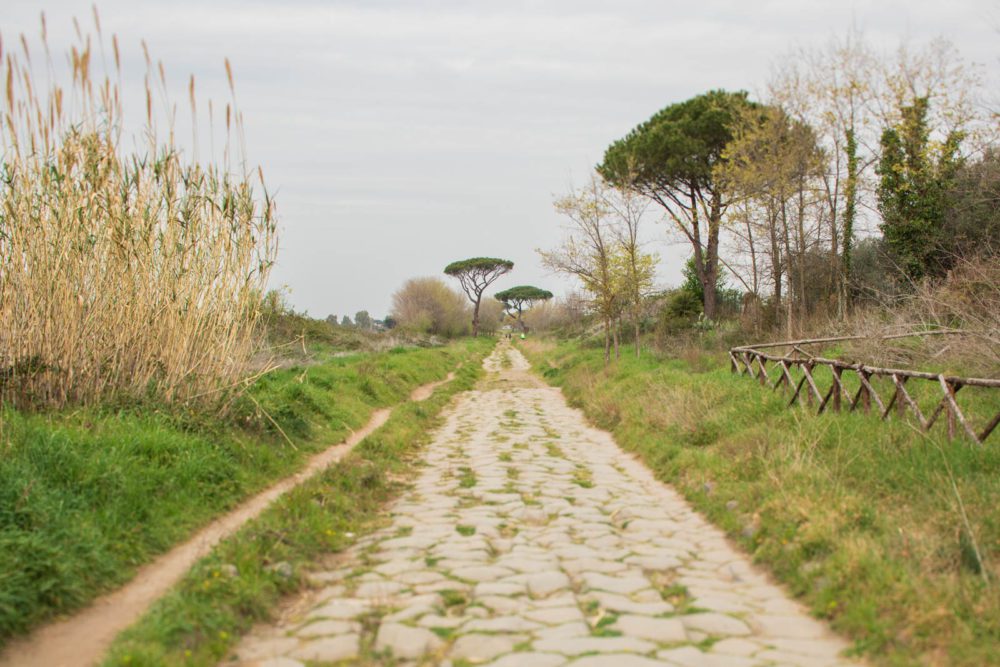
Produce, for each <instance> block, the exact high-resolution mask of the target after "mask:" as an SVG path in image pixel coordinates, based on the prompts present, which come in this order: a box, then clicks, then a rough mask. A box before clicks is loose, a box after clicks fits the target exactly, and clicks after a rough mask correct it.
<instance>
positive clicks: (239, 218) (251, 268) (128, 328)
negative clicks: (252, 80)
mask: <svg viewBox="0 0 1000 667" xmlns="http://www.w3.org/2000/svg"><path fill="white" fill-rule="evenodd" d="M94 22H95V28H96V35H97V37H96V40H93V39H92V38H91V36H90V35H87V34H84V33H82V32H81V31H80V29H79V26H78V25H77V35H78V43H77V45H76V46H74V47H72V48H71V49H70V52H69V63H70V64H71V68H72V81H70V82H68V83H66V85H65V87H63V86H60V85H59V84H58V83H52V82H51V80H52V78H53V72H55V71H56V68H55V67H54V66H53V62H52V58H51V56H50V54H49V49H48V45H47V43H45V27H44V25H45V24H44V18H43V21H42V41H43V44H45V49H44V50H45V64H46V68H45V69H46V70H47V71H48V72H49V77H48V79H49V82H47V83H46V84H45V85H43V84H42V83H40V82H39V81H38V80H37V79H36V78H35V76H34V74H33V70H35V69H37V63H36V64H35V66H34V67H33V65H32V54H31V53H30V52H29V48H28V42H27V40H25V39H23V38H22V40H21V48H20V49H18V52H17V53H13V52H8V53H6V54H5V53H4V52H3V49H2V48H0V63H2V76H3V85H4V91H5V93H4V97H5V103H0V109H2V111H0V135H2V139H0V321H2V322H3V327H2V328H0V401H3V402H9V403H12V404H13V405H15V406H18V407H27V406H61V405H65V404H67V403H91V402H95V401H98V400H101V399H103V398H107V397H109V396H111V395H126V396H155V397H157V398H163V399H167V400H188V399H193V398H196V397H202V396H208V395H214V394H216V393H217V392H218V391H220V390H222V389H225V388H227V387H232V386H234V385H236V384H238V383H239V382H240V380H241V378H242V376H243V374H244V373H245V371H246V362H247V361H248V359H249V358H250V356H251V355H252V354H253V352H254V348H255V341H256V340H257V336H256V335H255V327H256V325H257V323H258V320H259V313H260V295H261V294H262V291H263V287H264V284H265V281H266V278H267V274H268V271H269V269H270V267H271V265H272V263H273V259H274V254H275V251H276V236H275V234H276V224H275V211H274V204H273V201H272V200H271V199H270V197H269V196H268V194H267V191H266V189H265V188H264V184H263V175H262V173H261V172H260V170H259V169H258V170H257V171H256V173H254V174H253V175H251V173H250V172H248V171H247V169H246V167H245V164H246V161H245V159H244V157H243V145H242V141H241V137H242V122H241V116H240V114H239V113H238V112H237V111H235V95H234V96H233V100H234V102H233V103H232V104H227V105H226V108H225V125H226V137H227V139H226V142H225V145H226V148H225V153H224V157H223V159H222V160H221V164H209V165H199V164H197V163H194V162H191V161H188V160H186V159H185V157H184V156H183V155H182V152H181V150H180V148H179V147H178V145H177V144H176V143H175V139H174V127H173V121H172V120H171V121H169V122H168V123H167V124H166V127H165V128H160V127H158V126H157V120H156V114H155V113H154V108H158V107H157V104H158V102H159V101H160V97H165V96H163V95H160V94H158V93H157V92H156V91H157V90H161V91H162V90H166V80H165V75H164V69H163V65H162V63H157V65H156V66H155V67H154V66H153V62H152V60H150V58H149V56H148V55H147V57H146V64H147V76H146V101H147V104H146V122H145V126H144V127H143V128H142V132H141V133H140V134H139V135H138V136H139V137H141V138H139V139H136V140H134V143H136V144H139V145H140V147H139V148H137V149H133V150H128V149H126V148H125V145H126V143H127V144H128V145H132V144H133V139H132V138H131V137H128V138H127V139H124V138H123V135H124V130H123V127H124V115H125V114H124V113H123V109H122V104H121V99H122V95H121V91H120V89H119V85H118V81H119V80H120V77H121V75H120V72H121V59H120V53H119V49H118V42H117V39H116V38H114V37H112V39H111V46H112V52H113V63H114V66H113V72H112V73H110V74H109V73H104V74H102V75H96V74H95V72H94V71H93V70H94V69H95V67H94V63H95V62H96V61H98V60H104V53H103V44H104V41H103V38H102V36H101V33H100V25H99V22H98V20H97V16H96V13H95V16H94ZM95 42H96V44H97V45H98V47H99V56H95V49H94V43H95ZM226 70H227V75H228V77H229V82H230V88H231V89H232V73H231V69H230V67H229V63H228V61H226ZM189 94H190V97H191V109H192V122H196V118H195V117H194V111H195V108H196V105H195V93H194V79H193V78H192V79H191V81H190V86H189ZM165 106H167V108H169V104H166V105H165ZM209 109H211V105H209ZM143 141H145V142H146V143H145V146H141V144H142V142H143ZM234 154H235V155H234ZM255 181H257V182H258V183H259V185H258V184H257V183H255ZM255 188H259V190H260V192H261V193H262V194H261V195H260V196H258V194H257V192H256V191H255Z"/></svg>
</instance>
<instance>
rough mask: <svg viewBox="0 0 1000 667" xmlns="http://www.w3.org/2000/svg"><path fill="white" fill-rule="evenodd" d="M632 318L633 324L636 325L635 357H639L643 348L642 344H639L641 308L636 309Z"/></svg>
mask: <svg viewBox="0 0 1000 667" xmlns="http://www.w3.org/2000/svg"><path fill="white" fill-rule="evenodd" d="M632 318H633V322H632V324H633V325H635V358H636V359H638V358H639V353H640V349H641V346H640V344H639V308H636V309H635V312H634V313H633V315H632Z"/></svg>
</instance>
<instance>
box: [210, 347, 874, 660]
mask: <svg viewBox="0 0 1000 667" xmlns="http://www.w3.org/2000/svg"><path fill="white" fill-rule="evenodd" d="M485 366H486V368H487V370H488V371H489V373H488V377H487V379H486V380H485V381H484V382H483V383H482V385H481V387H480V388H479V389H478V390H476V391H471V392H468V393H466V394H463V395H462V396H460V397H459V398H458V399H457V401H456V403H455V405H454V406H453V407H452V408H451V409H450V410H449V413H448V415H447V422H446V424H445V425H444V426H443V427H442V428H441V429H440V430H439V431H438V432H437V434H436V437H435V439H434V441H433V443H432V444H431V445H430V446H429V447H428V449H427V450H426V452H425V456H424V461H425V463H426V467H424V468H422V470H421V472H420V474H419V476H418V477H417V479H416V481H415V483H414V485H413V486H412V488H411V490H410V491H409V492H408V493H407V494H406V495H404V496H403V497H402V498H401V499H400V500H399V501H398V502H397V503H395V505H393V506H392V507H391V525H390V526H389V527H387V528H385V529H383V530H380V531H379V532H377V533H376V534H373V535H371V536H368V537H366V538H364V539H362V540H361V541H360V542H359V543H358V544H357V545H356V546H355V547H354V548H352V549H351V550H350V551H348V552H347V553H345V554H344V555H343V557H342V558H340V559H338V565H337V567H335V568H333V569H330V570H328V571H323V572H319V573H316V574H315V576H314V579H315V581H316V583H317V585H318V586H319V588H318V589H317V590H316V591H313V592H311V593H310V594H309V595H307V596H306V597H305V598H303V599H301V600H300V601H299V602H298V603H297V604H295V605H294V606H293V607H292V608H290V609H286V610H285V612H284V613H283V615H282V618H281V619H280V620H279V622H278V623H277V624H276V625H273V626H267V627H259V628H256V629H255V630H254V631H253V632H252V633H251V634H250V635H248V636H247V637H246V638H244V640H243V642H242V643H241V644H240V645H239V646H238V647H237V649H236V651H235V653H234V655H232V656H230V658H229V659H228V660H226V661H225V662H224V663H223V664H226V665H232V664H234V663H235V664H239V665H244V666H247V667H249V666H250V665H254V666H259V667H300V666H301V665H305V664H314V663H320V664H327V663H332V664H361V665H417V664H425V665H452V666H453V667H460V666H462V665H470V664H489V665H494V666H496V667H550V666H551V667H555V666H556V665H566V664H572V665H574V666H576V667H588V666H593V665H610V666H612V667H633V666H636V667H638V666H643V665H679V666H690V667H694V666H696V665H708V666H715V665H718V666H726V667H749V666H755V665H803V666H814V665H815V666H828V665H842V664H854V663H851V662H849V661H846V660H845V659H843V658H839V657H838V654H839V653H840V652H841V651H843V650H844V649H845V648H847V644H846V643H845V642H844V641H842V640H840V639H838V638H836V637H835V636H833V635H832V634H831V633H830V632H829V630H828V629H827V628H826V627H825V626H824V625H823V624H822V623H820V622H818V621H816V620H813V619H812V618H810V617H809V616H808V615H807V614H806V613H805V612H804V610H803V609H802V608H801V607H800V605H798V604H796V603H794V602H792V601H791V600H789V599H788V597H787V596H786V594H785V593H784V592H783V591H782V590H781V589H780V588H778V587H776V586H774V585H772V584H771V583H769V581H768V579H767V577H765V576H764V575H763V574H762V573H760V572H759V571H758V570H757V569H756V568H755V567H754V566H752V565H751V564H750V563H749V562H748V560H747V559H746V557H745V556H743V555H741V554H740V553H738V552H736V551H735V550H734V549H733V548H732V547H730V546H729V544H728V543H727V541H726V539H725V537H724V536H723V534H722V533H721V532H720V531H719V530H718V529H716V528H714V527H712V526H711V525H709V524H708V523H707V522H706V521H705V520H704V519H702V518H701V517H700V516H699V515H698V514H696V513H695V512H694V511H693V510H692V509H691V508H690V507H689V506H688V505H687V503H686V502H685V501H684V500H683V499H681V498H680V496H678V494H676V493H675V492H674V491H673V490H671V489H670V488H669V487H667V486H664V485H663V484H661V483H659V482H657V481H656V480H655V479H654V478H653V476H652V474H651V473H650V472H649V471H648V470H647V469H646V468H645V467H643V466H642V465H641V464H640V463H638V462H637V461H635V460H633V459H632V458H631V457H630V456H629V455H627V454H624V453H623V452H622V451H621V450H620V449H619V448H618V447H617V445H615V443H614V441H613V440H612V438H611V436H610V435H608V434H607V433H604V432H602V431H598V430H595V429H593V428H590V427H588V426H587V424H586V423H585V421H584V419H583V417H582V415H581V414H580V413H579V412H578V411H576V410H574V409H571V408H570V407H568V406H567V404H566V402H565V400H564V399H563V398H562V395H561V394H560V393H559V392H558V391H557V390H555V389H552V388H549V387H546V386H544V385H542V384H541V383H540V382H539V381H538V380H536V379H534V378H533V377H532V376H531V375H530V374H528V373H527V372H526V370H527V367H528V364H527V362H526V361H525V359H524V357H523V356H521V354H520V353H519V352H517V351H516V350H514V349H512V348H510V347H509V346H506V345H501V346H499V347H498V348H497V351H495V352H494V353H493V355H491V357H490V358H489V359H487V361H486V364H485Z"/></svg>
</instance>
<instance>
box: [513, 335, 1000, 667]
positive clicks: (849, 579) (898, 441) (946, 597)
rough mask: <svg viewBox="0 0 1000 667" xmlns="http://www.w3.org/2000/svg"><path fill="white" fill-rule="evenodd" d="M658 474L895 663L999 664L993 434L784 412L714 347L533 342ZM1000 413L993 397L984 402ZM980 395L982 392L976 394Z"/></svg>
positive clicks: (862, 648) (999, 480)
mask: <svg viewBox="0 0 1000 667" xmlns="http://www.w3.org/2000/svg"><path fill="white" fill-rule="evenodd" d="M524 349H525V351H526V353H527V354H528V356H529V357H530V358H531V360H532V362H533V365H534V366H535V369H536V370H537V371H539V372H540V373H542V374H543V375H544V376H545V377H546V378H547V379H548V380H549V381H550V382H552V383H553V384H556V385H558V386H560V387H562V389H563V391H564V393H565V395H566V396H567V398H568V399H569V400H570V401H571V402H572V403H574V404H575V405H577V406H579V407H581V408H583V409H584V411H585V412H586V414H587V415H588V417H589V418H590V419H591V420H593V421H594V423H595V424H597V425H599V426H600V427H602V428H606V429H608V430H610V431H612V432H613V433H614V435H615V438H616V440H617V441H618V442H619V443H620V444H621V445H622V446H623V447H625V448H626V449H628V450H631V451H634V452H636V453H637V454H639V455H640V456H641V457H642V458H643V460H644V461H645V462H646V464H647V465H648V466H649V467H650V468H651V469H652V470H653V471H654V472H655V474H656V475H657V476H658V477H659V478H660V479H661V480H663V481H666V482H669V483H671V484H673V485H674V486H675V487H676V488H678V489H679V490H680V491H681V492H682V493H683V494H684V495H685V496H686V497H687V498H688V500H689V501H691V502H692V503H693V504H694V506H695V507H697V508H698V509H699V510H701V511H702V512H704V513H705V514H706V515H707V516H708V517H709V518H710V519H711V520H712V521H713V522H715V523H716V524H718V525H719V526H721V527H722V528H723V529H725V530H726V531H727V532H728V533H729V535H730V536H731V537H732V538H733V539H734V540H736V541H738V542H739V543H740V544H742V546H743V547H744V548H745V549H746V550H747V551H748V552H750V553H751V554H752V555H753V557H754V559H755V560H756V561H758V562H760V563H762V564H765V565H766V566H767V567H769V568H770V570H771V571H772V572H774V573H775V574H776V575H777V577H778V578H779V579H780V580H782V581H783V582H785V583H786V584H787V585H788V587H789V588H790V589H791V590H792V591H793V592H794V593H795V594H796V595H798V596H800V597H801V598H802V599H803V600H804V601H805V602H806V603H807V604H808V605H809V606H810V607H811V609H812V611H813V613H814V614H815V615H816V616H818V617H820V618H825V619H828V620H829V621H830V622H831V624H832V625H833V627H834V628H835V629H836V630H838V631H840V632H841V633H843V634H844V635H845V636H847V637H849V638H850V639H852V640H853V641H854V646H855V650H856V652H858V653H860V654H864V655H866V656H868V657H869V658H870V659H871V660H872V661H873V662H874V663H877V664H886V665H909V664H948V665H968V666H970V667H971V666H972V665H993V664H1000V651H998V648H997V647H998V646H1000V588H998V587H1000V514H998V513H997V511H996V507H997V505H998V503H1000V440H998V439H997V436H996V434H994V436H993V437H992V439H991V441H988V442H987V443H986V446H985V447H982V448H980V447H977V446H975V445H972V444H970V442H968V441H964V440H956V441H954V442H948V441H947V439H946V438H945V437H944V435H943V433H944V431H943V430H938V431H937V433H935V434H934V435H931V436H929V437H928V436H924V435H921V434H919V433H917V432H916V431H915V430H914V429H913V428H912V427H910V426H908V425H907V424H906V423H905V422H901V421H889V422H880V421H879V420H878V419H877V418H874V417H866V416H864V415H824V416H820V417H817V416H815V415H812V414H809V413H806V412H803V411H801V410H798V409H792V410H789V409H786V407H785V403H786V402H787V397H783V396H781V394H780V392H779V393H778V394H775V393H773V392H771V391H769V390H766V389H762V388H761V387H760V386H759V385H758V384H756V383H755V382H754V381H752V380H750V379H748V378H747V377H746V376H742V377H740V376H734V375H731V374H730V372H729V369H728V366H727V364H726V360H725V359H724V357H723V356H721V355H714V356H711V355H706V356H699V355H697V354H693V355H689V358H688V359H686V360H684V361H681V360H678V359H654V358H652V357H651V356H646V357H644V358H643V359H641V360H636V359H635V358H634V357H632V356H623V357H622V359H621V360H620V361H618V362H617V363H616V364H614V365H612V366H611V367H610V368H608V369H605V368H604V367H603V361H602V358H601V351H600V350H595V349H586V348H582V347H581V346H580V345H579V344H575V343H574V344H560V345H553V344H544V343H542V344H539V343H535V344H532V345H528V346H524ZM977 401H978V402H979V403H978V405H979V407H980V408H982V409H984V410H985V411H986V412H988V411H989V410H990V409H992V410H993V413H991V414H995V411H996V410H997V409H998V408H1000V396H990V397H980V398H979V399H977ZM974 403H975V401H974Z"/></svg>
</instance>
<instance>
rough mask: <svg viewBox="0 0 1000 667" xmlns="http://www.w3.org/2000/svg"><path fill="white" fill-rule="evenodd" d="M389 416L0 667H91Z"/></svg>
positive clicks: (49, 628) (46, 631)
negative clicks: (206, 560)
mask: <svg viewBox="0 0 1000 667" xmlns="http://www.w3.org/2000/svg"><path fill="white" fill-rule="evenodd" d="M454 377H455V375H454V373H449V374H448V376H447V377H446V378H445V379H444V380H441V381H438V382H433V383H430V384H426V385H423V386H421V387H417V388H416V389H414V390H413V392H412V393H411V394H410V400H413V401H423V400H426V399H428V398H430V396H431V395H432V394H433V393H434V389H435V388H437V387H439V386H440V385H442V384H444V383H446V382H450V381H451V380H452V379H454ZM390 414H392V410H391V409H389V408H386V409H382V410H377V411H376V412H375V413H374V414H373V415H372V417H371V419H369V420H368V423H367V424H365V425H364V426H363V427H362V428H361V429H360V430H358V431H355V432H353V433H352V434H351V436H350V437H349V438H348V439H347V440H345V441H344V442H342V443H340V444H337V445H333V446H332V447H329V448H327V449H325V450H323V451H322V452H320V453H318V454H316V455H315V456H313V457H312V458H310V459H309V461H308V463H307V464H306V466H305V467H304V468H302V469H301V470H300V471H299V472H297V473H295V474H294V475H291V476H289V477H286V478H285V479H283V480H281V481H279V482H277V483H276V484H274V485H272V486H270V487H268V488H267V489H265V490H264V491H261V492H260V493H258V494H257V495H255V496H254V497H252V498H250V499H249V500H247V501H245V502H244V503H243V504H242V505H240V506H239V507H237V508H236V509H234V510H232V511H231V512H229V513H228V514H226V515H225V516H223V517H220V518H218V519H216V520H215V521H213V522H212V523H210V524H208V525H207V526H205V527H204V528H202V529H201V530H200V531H198V533H196V534H195V535H194V537H192V538H191V539H189V540H188V541H187V542H184V543H183V544H181V545H179V546H176V547H174V548H173V549H171V550H170V551H169V552H167V553H165V554H163V555H162V556H160V557H159V558H157V559H156V560H154V561H153V562H152V563H149V564H148V565H145V566H144V567H142V568H140V569H139V571H138V573H137V574H136V576H135V577H134V578H133V579H132V580H131V581H130V582H129V583H127V584H125V585H124V586H123V587H121V588H119V589H118V590H116V591H114V592H112V593H109V594H107V595H104V596H101V597H99V598H98V599H97V600H95V601H94V602H93V603H92V604H91V605H90V606H88V607H86V608H85V609H83V610H81V611H80V612H79V613H77V614H74V615H73V616H71V617H69V618H66V619H64V620H60V621H56V622H54V623H50V624H48V625H45V626H42V627H41V628H38V629H37V630H35V631H34V632H32V633H31V634H29V635H28V636H26V637H24V638H21V639H16V640H13V641H12V642H11V643H10V644H9V645H8V646H7V647H6V648H5V649H4V651H3V652H2V653H0V667H81V666H84V665H92V664H96V663H97V662H99V661H100V659H101V658H102V657H103V655H104V653H105V652H106V651H107V649H108V647H110V646H111V642H112V641H113V640H114V638H115V636H117V635H118V633H119V632H121V631H122V630H124V629H125V628H127V627H128V626H130V625H131V624H132V623H134V622H135V621H137V620H138V619H139V617H140V616H142V614H144V613H145V612H146V610H147V609H149V607H150V606H151V605H152V604H153V602H155V601H156V600H158V599H159V598H160V597H162V596H163V595H164V594H165V593H166V592H167V591H168V590H170V588H171V587H172V586H174V584H176V583H177V582H178V581H180V579H181V577H183V576H184V574H185V573H186V572H187V571H188V570H189V569H190V568H191V566H192V565H194V564H195V562H197V561H198V559H200V558H202V557H204V556H205V555H207V554H208V553H209V552H210V551H211V550H212V547H214V546H215V545H216V544H218V543H219V542H220V541H221V540H223V539H225V538H226V537H228V536H229V535H232V534H233V533H235V532H236V531H237V530H238V529H239V528H240V527H241V526H242V525H243V524H245V523H246V522H247V521H250V520H251V519H253V518H255V517H257V516H258V515H259V514H260V513H261V512H263V511H264V510H265V509H266V508H267V507H268V505H270V504H271V503H272V502H274V501H275V500H276V499H277V498H278V497H280V496H282V495H283V494H285V493H287V492H288V491H290V490H291V489H293V488H295V487H296V486H298V485H299V484H301V483H302V482H304V481H306V480H307V479H309V478H310V477H312V476H313V475H315V474H317V473H319V472H320V471H322V470H324V469H325V468H327V467H329V466H330V465H331V464H333V463H336V462H337V461H339V460H340V459H342V458H343V457H344V455H346V454H347V453H348V452H350V451H351V448H353V447H354V446H355V445H356V444H358V443H359V442H361V441H362V440H364V439H365V438H366V437H368V436H369V435H370V434H371V433H372V432H374V431H375V430H376V429H377V428H379V427H380V426H382V425H383V424H384V423H385V422H386V420H387V419H389V415H390Z"/></svg>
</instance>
